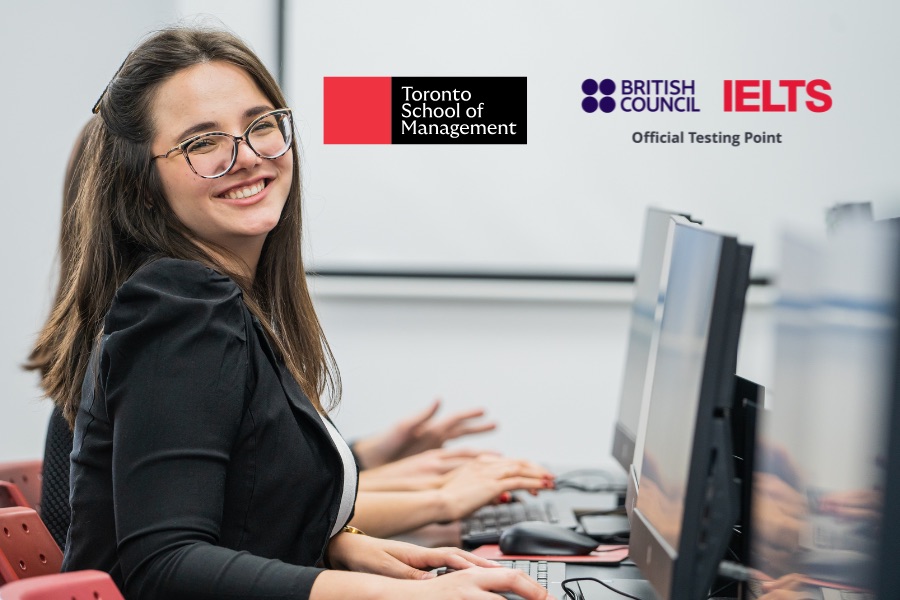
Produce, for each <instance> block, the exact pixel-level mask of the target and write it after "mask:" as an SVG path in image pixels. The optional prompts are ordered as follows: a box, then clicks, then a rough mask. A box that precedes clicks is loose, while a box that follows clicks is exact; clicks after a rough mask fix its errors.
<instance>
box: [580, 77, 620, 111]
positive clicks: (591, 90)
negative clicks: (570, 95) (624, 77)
mask: <svg viewBox="0 0 900 600" xmlns="http://www.w3.org/2000/svg"><path fill="white" fill-rule="evenodd" d="M581 91H582V92H584V95H585V98H584V100H582V101H581V108H582V109H583V110H584V112H586V113H592V112H595V111H596V110H597V109H598V108H599V109H600V110H601V111H602V112H605V113H611V112H612V111H614V110H616V100H615V98H611V97H610V96H612V94H614V93H615V91H616V82H615V81H613V80H612V79H604V80H603V81H600V82H599V83H598V82H597V81H595V80H594V79H585V80H584V81H583V82H582V83H581ZM597 92H600V94H601V97H600V99H599V100H598V99H597V98H596V97H595V96H596V94H597Z"/></svg>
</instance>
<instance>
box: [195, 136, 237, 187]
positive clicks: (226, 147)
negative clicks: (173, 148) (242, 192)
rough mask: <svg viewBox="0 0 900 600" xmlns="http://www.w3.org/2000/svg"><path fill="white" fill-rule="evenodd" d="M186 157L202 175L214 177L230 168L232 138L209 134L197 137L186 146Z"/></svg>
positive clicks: (232, 151) (232, 153)
mask: <svg viewBox="0 0 900 600" xmlns="http://www.w3.org/2000/svg"><path fill="white" fill-rule="evenodd" d="M186 150H187V159H188V162H190V163H191V166H192V167H193V168H194V171H196V172H197V175H200V176H202V177H215V176H216V175H221V174H223V173H225V172H227V171H228V169H229V168H231V162H232V160H233V159H234V140H233V139H232V138H231V136H225V135H218V134H214V133H213V134H209V135H204V136H203V137H200V138H197V139H196V140H194V141H193V142H191V143H190V145H189V146H188V147H187V148H186Z"/></svg>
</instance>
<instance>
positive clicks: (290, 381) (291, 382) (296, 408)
mask: <svg viewBox="0 0 900 600" xmlns="http://www.w3.org/2000/svg"><path fill="white" fill-rule="evenodd" d="M252 318H253V327H254V328H256V335H257V337H258V338H259V339H260V342H261V345H262V348H263V352H264V353H265V355H266V358H268V359H269V362H271V363H272V366H273V367H274V368H275V372H276V373H277V374H278V381H279V382H280V383H281V388H282V389H283V390H284V394H285V395H286V396H287V398H288V401H289V402H290V404H291V409H292V410H293V412H294V416H295V417H298V418H305V419H308V420H309V421H312V422H313V423H314V424H315V427H316V429H317V430H318V431H319V432H320V433H321V434H322V435H323V436H325V439H327V440H328V442H329V443H331V435H330V434H329V433H328V430H327V429H325V425H324V424H323V423H322V418H321V417H320V416H319V413H318V412H317V411H316V408H315V407H314V406H313V405H312V402H310V401H309V398H307V397H306V394H304V393H303V390H301V389H300V385H299V384H298V383H297V381H296V380H295V379H294V376H293V375H291V373H290V371H288V369H287V367H286V366H285V364H284V362H283V361H281V360H279V359H278V355H277V354H276V353H275V349H274V348H272V345H271V344H270V343H269V338H268V336H267V335H266V330H265V329H264V328H263V326H262V323H260V322H259V319H257V318H256V316H255V315H252Z"/></svg>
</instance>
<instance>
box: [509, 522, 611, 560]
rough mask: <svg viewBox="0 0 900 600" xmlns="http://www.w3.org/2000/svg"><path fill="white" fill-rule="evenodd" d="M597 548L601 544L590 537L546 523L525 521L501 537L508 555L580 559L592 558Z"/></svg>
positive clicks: (510, 527)
mask: <svg viewBox="0 0 900 600" xmlns="http://www.w3.org/2000/svg"><path fill="white" fill-rule="evenodd" d="M596 547H597V542H595V541H594V540H593V539H592V538H590V537H588V536H586V535H582V534H580V533H577V532H575V531H572V530H571V529H566V528H565V527H560V526H558V525H552V524H550V523H544V522H542V521H522V522H521V523H516V524H515V525H510V526H509V527H507V528H506V529H504V530H503V533H502V534H501V535H500V551H501V552H503V553H504V554H544V555H554V556H578V555H584V554H590V553H591V551H592V550H594V549H595V548H596Z"/></svg>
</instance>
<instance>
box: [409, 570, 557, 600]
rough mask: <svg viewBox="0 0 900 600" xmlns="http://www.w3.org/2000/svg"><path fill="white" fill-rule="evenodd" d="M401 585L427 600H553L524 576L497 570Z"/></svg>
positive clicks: (473, 571)
mask: <svg viewBox="0 0 900 600" xmlns="http://www.w3.org/2000/svg"><path fill="white" fill-rule="evenodd" d="M403 583H405V584H412V585H414V586H416V587H417V588H418V589H419V590H421V593H417V595H416V596H415V597H419V598H429V600H444V599H446V600H459V599H461V598H462V599H469V598H472V599H477V598H485V599H491V598H494V599H496V598H499V597H500V596H498V594H500V593H501V592H513V593H515V594H518V595H519V596H521V597H522V598H525V600H548V599H551V600H552V599H553V597H552V596H551V595H550V594H548V593H547V590H546V589H545V588H544V587H542V586H541V585H540V584H539V583H538V582H537V581H535V580H534V579H532V578H531V577H529V576H528V575H526V574H525V573H523V572H521V571H517V570H515V569H506V568H501V567H493V568H484V567H471V568H469V569H464V570H462V571H456V572H453V573H448V574H446V575H442V576H440V577H435V578H434V579H428V580H425V581H410V582H403ZM398 597H406V596H398ZM410 597H414V596H410Z"/></svg>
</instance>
